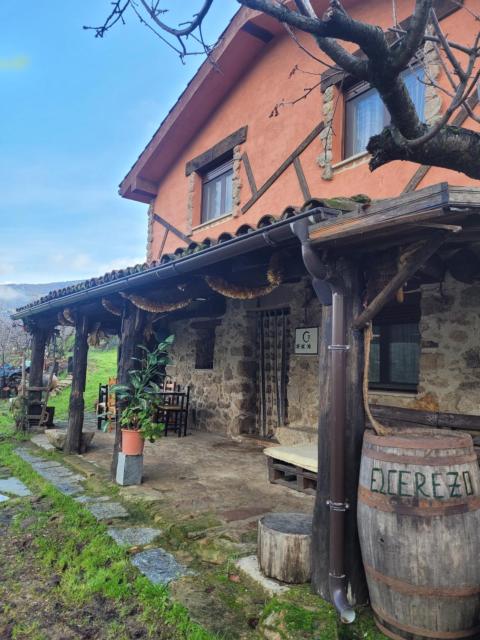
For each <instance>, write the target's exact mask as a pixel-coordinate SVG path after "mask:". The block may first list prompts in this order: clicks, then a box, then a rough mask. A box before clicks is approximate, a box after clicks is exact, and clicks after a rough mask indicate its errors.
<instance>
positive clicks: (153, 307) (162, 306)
mask: <svg viewBox="0 0 480 640" xmlns="http://www.w3.org/2000/svg"><path fill="white" fill-rule="evenodd" d="M120 295H121V296H123V297H124V298H126V299H127V300H130V302H131V303H132V304H134V305H135V306H136V307H137V308H138V309H142V310H143V311H149V312H150V313H169V312H171V311H176V310H177V309H184V308H185V307H188V305H189V304H190V303H191V302H192V299H191V298H188V299H187V300H179V301H177V302H155V301H154V300H149V299H148V298H143V297H142V296H137V295H135V294H134V293H125V292H123V291H122V292H121V293H120Z"/></svg>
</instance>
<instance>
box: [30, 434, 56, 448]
mask: <svg viewBox="0 0 480 640" xmlns="http://www.w3.org/2000/svg"><path fill="white" fill-rule="evenodd" d="M30 440H31V442H33V444H36V445H37V447H40V448H41V449H45V451H55V447H54V446H53V444H50V442H49V441H48V438H47V436H46V435H45V434H43V433H40V434H39V435H38V436H32V438H31V439H30Z"/></svg>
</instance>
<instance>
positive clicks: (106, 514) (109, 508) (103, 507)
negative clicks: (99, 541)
mask: <svg viewBox="0 0 480 640" xmlns="http://www.w3.org/2000/svg"><path fill="white" fill-rule="evenodd" d="M86 508H87V509H88V510H89V511H90V513H91V514H92V516H93V517H94V518H96V519H97V520H110V518H127V517H128V511H126V509H125V508H124V507H122V505H121V504H120V503H119V502H92V503H91V504H87V505H86Z"/></svg>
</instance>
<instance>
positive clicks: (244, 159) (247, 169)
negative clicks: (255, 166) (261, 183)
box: [242, 151, 258, 196]
mask: <svg viewBox="0 0 480 640" xmlns="http://www.w3.org/2000/svg"><path fill="white" fill-rule="evenodd" d="M242 162H243V166H244V167H245V173H246V174H247V180H248V184H249V185H250V191H251V192H252V196H254V195H256V193H257V191H258V189H257V183H256V182H255V176H254V175H253V171H252V165H251V164H250V160H249V159H248V155H247V152H246V151H245V152H244V153H243V154H242Z"/></svg>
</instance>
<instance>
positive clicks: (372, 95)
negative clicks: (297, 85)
mask: <svg viewBox="0 0 480 640" xmlns="http://www.w3.org/2000/svg"><path fill="white" fill-rule="evenodd" d="M423 76H424V71H423V69H422V68H421V67H416V68H414V69H407V70H406V71H404V72H403V74H402V77H403V80H404V82H405V84H406V86H407V89H408V92H409V94H410V97H411V98H412V100H413V103H414V105H415V108H416V110H417V113H418V114H419V116H420V118H423V116H424V111H425V84H424V83H423ZM389 122H390V114H389V113H388V111H387V109H386V108H385V105H384V104H383V102H382V100H381V98H380V95H379V94H378V91H377V90H376V89H372V88H370V85H369V84H368V83H366V82H362V83H360V84H357V85H355V86H354V87H352V89H350V90H349V91H348V92H347V93H346V96H345V138H344V140H345V148H344V157H345V158H349V157H351V156H354V155H356V154H357V153H362V152H363V151H365V149H366V148H367V144H368V141H369V140H370V138H371V137H372V136H374V135H376V134H377V133H380V132H381V131H382V129H383V128H384V127H386V126H387V125H388V124H389Z"/></svg>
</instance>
